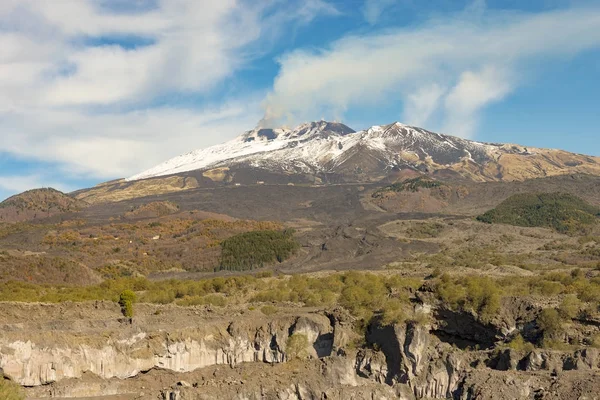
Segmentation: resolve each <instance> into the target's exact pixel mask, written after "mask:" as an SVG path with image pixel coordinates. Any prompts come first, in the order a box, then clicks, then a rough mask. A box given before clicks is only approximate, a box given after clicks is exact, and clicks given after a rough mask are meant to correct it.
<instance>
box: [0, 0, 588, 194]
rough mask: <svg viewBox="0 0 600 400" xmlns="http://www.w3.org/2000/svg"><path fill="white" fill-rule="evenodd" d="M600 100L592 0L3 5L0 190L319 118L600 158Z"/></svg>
mask: <svg viewBox="0 0 600 400" xmlns="http://www.w3.org/2000/svg"><path fill="white" fill-rule="evenodd" d="M599 105H600V4H598V2H597V1H588V0H579V1H577V0H529V1H517V0H503V1H501V0H494V1H492V0H488V1H482V0H475V1H461V0H431V1H420V0H304V1H300V0H290V1H285V0H262V1H260V2H256V1H249V0H136V1H130V0H63V1H60V2H41V1H39V0H3V1H2V2H1V4H0V138H1V140H0V198H5V197H7V196H9V195H11V194H14V193H18V192H20V191H23V190H26V189H30V188H34V187H41V186H52V187H56V188H58V189H61V190H65V191H70V190H75V189H78V188H82V187H89V186H92V185H94V184H97V183H99V182H103V181H106V180H110V179H115V178H121V177H126V176H130V175H133V174H135V173H137V172H140V171H142V170H145V169H147V168H149V167H151V166H153V165H155V164H158V163H160V162H162V161H164V160H166V159H168V158H170V157H173V156H175V155H178V154H181V153H185V152H188V151H191V150H194V149H197V148H201V147H205V146H209V145H212V144H216V143H219V142H222V141H224V140H227V139H230V138H232V137H234V136H236V135H238V134H240V133H242V132H243V131H245V130H248V129H252V128H253V127H255V126H256V125H257V124H262V125H265V126H267V125H268V126H279V125H287V126H292V125H295V124H298V123H301V122H305V121H309V120H317V119H321V118H324V119H329V120H339V121H343V122H345V123H346V124H348V125H350V126H351V127H353V128H354V129H357V130H358V129H363V128H367V127H369V126H371V125H380V124H387V123H391V122H394V121H401V122H404V123H409V124H415V125H418V126H422V127H424V128H426V129H430V130H434V131H438V132H443V133H448V134H453V135H457V136H462V137H466V138H471V139H475V140H480V141H489V142H514V143H520V144H524V145H528V146H537V147H551V148H563V149H566V150H569V151H573V152H578V153H585V154H590V155H596V156H600V132H599V129H598V126H599V125H600V112H598V110H597V109H598V106H599Z"/></svg>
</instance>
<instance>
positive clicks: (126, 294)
mask: <svg viewBox="0 0 600 400" xmlns="http://www.w3.org/2000/svg"><path fill="white" fill-rule="evenodd" d="M135 300H136V296H135V293H134V292H133V291H132V290H129V289H127V290H124V291H123V292H121V295H120V296H119V305H120V306H121V312H122V313H123V315H124V316H125V317H127V318H133V302H135Z"/></svg>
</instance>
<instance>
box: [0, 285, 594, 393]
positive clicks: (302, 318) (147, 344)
mask: <svg viewBox="0 0 600 400" xmlns="http://www.w3.org/2000/svg"><path fill="white" fill-rule="evenodd" d="M415 301H416V302H415V304H414V305H413V307H414V308H415V316H416V317H417V318H415V319H414V320H412V321H410V320H409V321H406V322H402V323H395V324H392V325H382V324H380V323H378V322H377V321H376V320H374V321H373V322H372V323H371V325H369V326H368V327H367V328H366V333H365V335H364V337H363V338H360V337H359V335H358V334H357V330H356V318H355V317H353V316H352V315H350V314H349V313H348V312H347V311H345V310H344V309H341V308H333V309H320V308H306V307H300V306H292V305H288V306H284V307H281V308H279V309H278V311H277V313H276V314H274V315H265V314H264V313H263V312H262V311H259V310H257V309H254V308H253V307H248V306H247V305H240V306H235V307H231V308H229V309H227V310H222V309H219V308H216V309H215V308H214V307H206V306H204V307H177V306H150V305H143V304H142V305H138V306H137V307H136V312H137V313H136V316H135V317H134V320H133V323H132V324H130V323H129V322H127V321H126V320H123V319H122V318H120V317H119V315H120V312H119V308H118V306H117V305H115V304H114V303H110V302H108V303H107V302H96V303H82V304H69V303H65V304H60V305H51V304H32V305H24V304H15V303H12V304H9V303H4V304H2V316H3V317H2V335H1V336H0V342H1V344H0V345H1V348H2V353H1V355H0V367H1V368H2V369H3V371H4V374H5V375H6V376H7V377H9V378H10V379H12V380H14V381H15V382H18V383H20V384H22V385H24V386H27V387H28V389H27V395H28V396H29V397H31V398H47V397H58V398H71V397H92V396H105V395H120V396H124V397H123V398H132V399H134V398H135V399H151V398H152V399H172V398H175V399H213V398H232V399H233V398H236V399H242V398H244V399H260V398H277V399H312V398H324V397H325V396H326V398H328V399H345V398H354V399H371V398H389V399H392V398H400V399H415V398H419V399H422V398H459V399H514V398H536V399H537V398H577V399H583V398H590V399H591V398H594V397H593V396H595V395H597V391H596V389H597V387H598V385H599V384H600V380H599V379H600V378H599V374H598V370H599V368H600V351H599V350H598V349H597V348H594V347H583V348H580V349H575V347H573V350H571V349H563V350H553V349H533V348H530V349H527V348H519V347H516V346H514V345H511V344H510V339H511V338H514V337H515V336H516V332H517V331H519V330H522V329H524V327H526V326H527V324H529V323H530V322H532V321H534V320H535V315H536V314H537V313H539V304H536V302H535V301H532V300H527V299H507V300H506V308H505V310H506V311H508V312H507V313H503V314H504V315H502V316H501V317H498V318H495V319H493V320H492V321H490V322H489V323H485V324H483V323H481V322H478V321H477V319H476V316H474V315H473V314H470V313H454V312H451V311H450V310H448V309H447V308H446V307H445V306H444V305H443V304H439V303H438V302H437V301H435V300H434V299H432V298H430V297H429V296H428V294H427V292H418V293H417V297H415ZM25 315H27V321H26V322H25V321H24V320H23V318H24V317H25ZM474 317H475V319H474ZM582 322H585V321H582ZM590 322H591V321H590ZM577 324H579V323H577ZM577 324H576V325H577ZM577 326H578V325H577ZM586 326H587V325H581V327H579V328H578V327H575V328H573V329H572V330H571V334H574V333H575V332H578V333H576V334H583V335H585V334H586V333H585V332H586V331H590V328H589V327H586ZM591 331H592V332H593V331H596V332H597V331H598V328H597V327H596V329H595V330H594V329H591ZM363 341H364V342H363ZM357 343H362V345H360V346H357ZM465 343H468V344H469V345H468V346H467V345H465ZM500 388H501V389H502V390H501V392H498V389H500ZM570 396H575V397H570Z"/></svg>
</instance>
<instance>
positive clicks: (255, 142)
mask: <svg viewBox="0 0 600 400" xmlns="http://www.w3.org/2000/svg"><path fill="white" fill-rule="evenodd" d="M357 146H360V147H361V148H364V149H368V150H370V151H373V152H375V153H377V157H378V158H379V159H380V160H381V162H382V163H385V164H388V165H390V166H393V165H396V164H398V163H403V162H405V161H406V160H403V159H402V158H401V157H399V156H401V155H402V154H404V155H405V156H406V155H407V154H408V155H409V158H411V157H410V155H411V153H412V155H413V157H414V158H418V159H421V160H425V159H427V158H430V159H431V160H432V161H433V162H435V163H437V164H450V163H455V162H458V161H460V159H462V158H468V159H470V160H473V161H475V162H481V161H484V160H486V159H487V158H488V157H489V155H488V154H489V150H490V148H491V147H497V146H496V145H489V144H483V143H478V142H472V141H468V140H464V139H460V138H456V137H452V136H446V135H440V134H437V133H432V132H429V131H426V130H424V129H421V128H416V127H411V126H407V125H404V124H401V123H399V122H396V123H394V124H390V125H385V126H373V127H371V128H369V129H367V130H364V131H360V132H355V131H354V130H352V129H351V128H349V127H347V126H346V125H343V124H340V123H335V122H326V121H319V122H311V123H306V124H302V125H300V126H298V127H296V128H295V129H287V128H277V129H263V128H256V129H254V130H251V131H247V132H245V133H244V134H242V135H240V136H238V137H237V138H235V139H233V140H231V141H228V142H226V143H223V144H219V145H216V146H212V147H208V148H206V149H201V150H195V151H192V152H190V153H187V154H183V155H181V156H178V157H175V158H173V159H171V160H168V161H166V162H164V163H162V164H160V165H157V166H156V167H154V168H151V169H149V170H147V171H144V172H142V173H140V174H137V175H134V176H132V177H130V178H128V179H127V180H128V181H133V180H139V179H146V178H151V177H157V176H164V175H171V174H177V173H181V172H187V171H194V170H206V169H212V168H218V167H224V166H229V165H232V164H242V163H243V164H246V165H249V166H252V167H258V168H266V169H273V168H277V169H278V170H282V171H289V172H331V171H333V170H334V169H335V167H336V166H338V165H340V164H341V163H343V162H344V161H345V159H346V157H345V156H346V155H349V154H350V150H352V149H355V148H356V147H357Z"/></svg>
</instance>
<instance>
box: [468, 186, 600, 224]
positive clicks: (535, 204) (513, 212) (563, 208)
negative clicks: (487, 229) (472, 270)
mask: <svg viewBox="0 0 600 400" xmlns="http://www.w3.org/2000/svg"><path fill="white" fill-rule="evenodd" d="M598 217H600V208H598V207H594V206H591V205H590V204H588V203H586V202H585V201H583V200H581V199H580V198H578V197H576V196H573V195H571V194H567V193H523V194H515V195H513V196H511V197H509V198H508V199H506V200H504V201H503V202H502V203H500V204H499V205H498V206H497V207H496V208H494V209H493V210H490V211H488V212H486V213H485V214H483V215H480V216H478V217H477V219H478V220H479V221H482V222H487V223H502V224H509V225H516V226H526V227H546V228H553V229H555V230H556V231H558V232H561V233H571V232H575V231H579V230H581V229H583V228H585V227H586V226H590V225H593V224H595V223H597V222H598Z"/></svg>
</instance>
